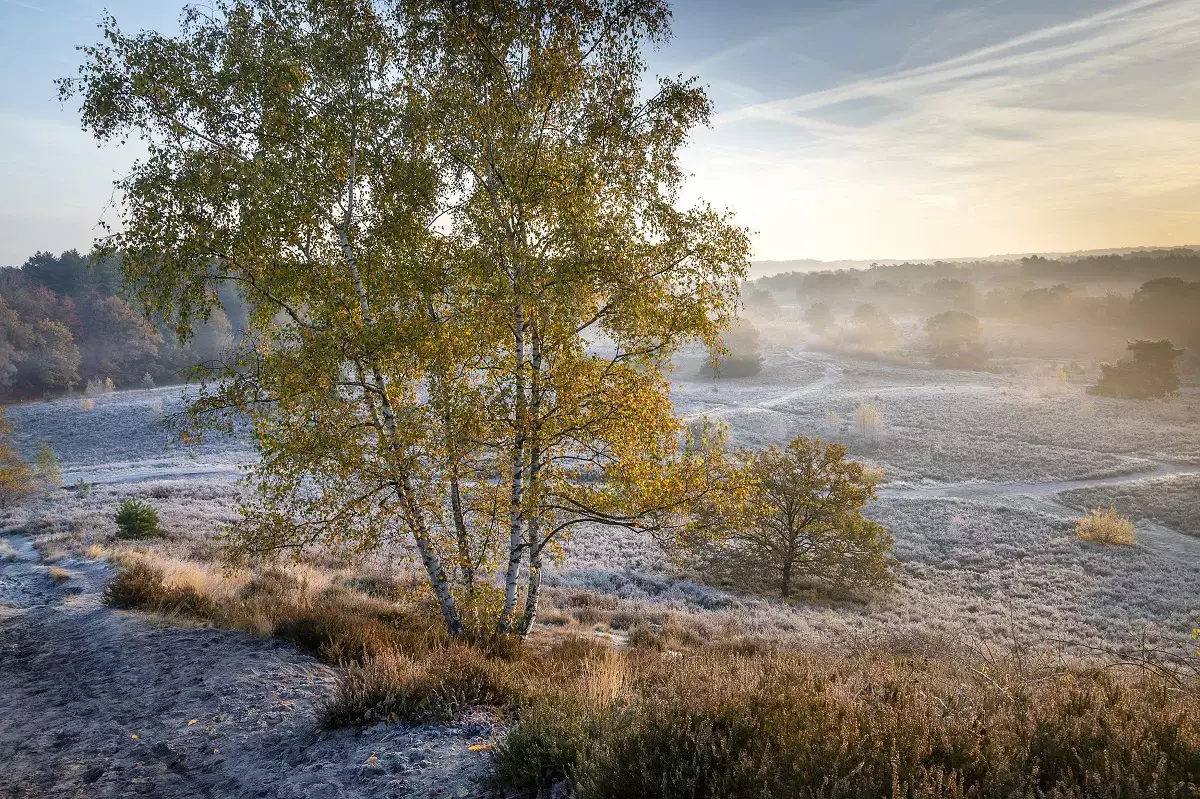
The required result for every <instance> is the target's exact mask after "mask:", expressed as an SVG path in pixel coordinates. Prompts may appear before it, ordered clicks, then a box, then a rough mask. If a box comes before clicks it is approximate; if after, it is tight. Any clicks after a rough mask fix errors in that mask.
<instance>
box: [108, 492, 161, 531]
mask: <svg viewBox="0 0 1200 799" xmlns="http://www.w3.org/2000/svg"><path fill="white" fill-rule="evenodd" d="M116 521H117V537H118V538H153V537H154V536H156V535H158V511H156V510H155V509H154V506H152V505H151V504H150V503H148V502H143V501H142V500H140V499H127V500H125V501H124V502H122V503H121V506H120V507H119V508H117V516H116Z"/></svg>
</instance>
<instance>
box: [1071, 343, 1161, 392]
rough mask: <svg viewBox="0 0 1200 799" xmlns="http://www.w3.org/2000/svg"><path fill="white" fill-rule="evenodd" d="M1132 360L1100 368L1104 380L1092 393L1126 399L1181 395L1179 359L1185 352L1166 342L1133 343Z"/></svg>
mask: <svg viewBox="0 0 1200 799" xmlns="http://www.w3.org/2000/svg"><path fill="white" fill-rule="evenodd" d="M1128 349H1129V352H1130V353H1131V357H1129V358H1121V359H1120V360H1118V361H1117V362H1116V363H1104V364H1101V365H1100V380H1099V381H1098V382H1097V383H1096V385H1094V386H1091V387H1089V388H1088V393H1089V394H1097V395H1100V396H1103V397H1122V398H1125V399H1158V398H1162V397H1170V396H1174V395H1175V394H1178V393H1179V371H1178V367H1177V364H1176V361H1177V359H1178V358H1179V357H1180V356H1181V355H1183V350H1181V349H1176V347H1175V345H1174V344H1172V343H1171V342H1170V341H1168V340H1166V339H1162V340H1159V341H1145V340H1138V341H1131V342H1129V346H1128Z"/></svg>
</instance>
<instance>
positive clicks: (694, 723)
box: [496, 653, 1200, 799]
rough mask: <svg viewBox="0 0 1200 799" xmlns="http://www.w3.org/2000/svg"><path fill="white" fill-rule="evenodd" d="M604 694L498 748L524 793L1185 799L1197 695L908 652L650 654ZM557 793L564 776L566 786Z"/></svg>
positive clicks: (1198, 743)
mask: <svg viewBox="0 0 1200 799" xmlns="http://www.w3.org/2000/svg"><path fill="white" fill-rule="evenodd" d="M639 662H640V671H639V673H638V674H637V676H636V688H635V690H633V691H632V692H631V694H630V695H629V696H627V697H625V699H624V700H623V701H620V702H611V703H608V704H605V705H597V704H594V703H588V702H583V701H580V700H579V699H578V698H577V697H574V696H572V695H570V694H568V693H565V692H564V693H562V694H561V695H560V694H558V693H555V694H554V695H553V696H552V697H549V698H546V699H545V700H543V701H541V702H538V703H536V704H535V705H534V706H533V707H531V708H530V709H528V710H527V711H525V712H524V713H523V714H522V721H521V724H520V725H519V726H518V727H517V728H516V730H514V731H513V732H512V733H510V734H509V735H508V736H507V737H506V738H505V739H504V741H503V742H502V743H501V744H500V745H499V746H498V747H497V750H496V768H497V773H498V775H499V776H500V777H501V778H502V779H503V780H504V781H505V783H506V785H507V787H509V788H510V789H513V790H519V791H523V792H525V793H527V794H528V795H538V794H539V792H540V793H541V794H542V795H545V792H546V791H547V790H548V789H550V787H551V786H552V785H553V784H554V783H557V782H561V781H569V782H570V784H571V786H572V788H573V790H574V792H575V795H576V796H579V797H582V798H583V799H599V798H600V797H614V798H615V797H621V798H622V799H638V798H639V797H647V799H649V797H656V798H658V797H667V798H669V797H689V799H692V798H694V797H713V799H717V798H718V797H721V798H722V799H738V798H739V797H755V799H760V798H761V797H796V796H808V797H819V796H841V797H879V796H922V797H961V796H980V797H1009V796H1097V797H1109V796H1111V797H1131V798H1132V797H1151V796H1157V797H1185V796H1192V795H1194V792H1195V790H1196V789H1197V786H1198V785H1200V702H1198V701H1197V700H1196V697H1195V696H1193V695H1187V694H1179V693H1176V692H1173V691H1171V690H1169V689H1168V688H1167V687H1166V686H1165V685H1162V684H1158V683H1156V682H1153V681H1149V680H1147V681H1141V682H1131V681H1128V680H1126V679H1124V678H1122V677H1119V676H1116V675H1112V674H1109V673H1106V672H1098V673H1094V674H1086V675H1067V674H1060V675H1057V676H1055V675H1043V676H1041V677H1039V678H1038V679H1036V680H1033V679H1030V680H1021V679H1017V678H1016V675H1011V674H1010V675H1005V674H996V675H994V676H991V675H986V674H981V673H979V672H978V671H975V672H972V671H970V670H968V669H963V668H960V667H951V666H948V665H944V664H938V663H931V662H919V661H912V660H908V659H904V658H889V657H878V656H877V657H871V658H864V659H846V658H834V657H824V656H813V655H803V654H781V653H774V654H770V655H757V656H751V657H731V656H729V655H728V654H720V655H718V654H696V655H690V656H683V657H661V656H660V657H657V658H654V657H652V658H646V657H644V656H643V658H642V659H641V660H640V661H639ZM560 790H561V788H560Z"/></svg>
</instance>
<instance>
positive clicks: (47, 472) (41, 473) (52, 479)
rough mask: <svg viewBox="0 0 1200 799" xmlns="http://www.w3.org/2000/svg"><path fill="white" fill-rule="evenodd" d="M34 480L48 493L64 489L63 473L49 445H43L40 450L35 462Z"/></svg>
mask: <svg viewBox="0 0 1200 799" xmlns="http://www.w3.org/2000/svg"><path fill="white" fill-rule="evenodd" d="M33 479H34V480H35V481H36V482H37V483H38V485H39V486H41V488H42V490H43V491H45V492H47V493H49V492H51V491H55V490H57V489H59V488H62V472H61V471H60V469H59V465H58V458H57V456H55V454H54V450H52V449H50V445H49V444H42V445H41V447H39V448H38V453H37V456H36V457H35V458H34V461H33Z"/></svg>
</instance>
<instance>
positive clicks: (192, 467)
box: [6, 386, 252, 485]
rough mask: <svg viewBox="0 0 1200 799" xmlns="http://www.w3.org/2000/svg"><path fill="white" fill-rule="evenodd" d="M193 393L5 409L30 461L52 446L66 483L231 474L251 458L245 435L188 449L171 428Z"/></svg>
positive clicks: (145, 393) (166, 391) (159, 392)
mask: <svg viewBox="0 0 1200 799" xmlns="http://www.w3.org/2000/svg"><path fill="white" fill-rule="evenodd" d="M189 396H194V389H188V388H181V387H179V386H174V387H170V388H157V389H148V390H141V391H121V392H115V393H110V394H100V395H97V396H95V397H64V398H62V399H57V400H54V401H52V402H28V403H23V404H20V405H12V406H9V407H8V408H6V412H7V414H8V417H9V420H10V421H11V422H12V423H13V439H14V443H15V444H16V447H17V449H18V451H20V452H21V454H22V455H23V456H24V457H26V458H28V459H32V458H33V456H34V454H35V453H36V452H37V449H38V447H39V446H40V445H41V444H42V443H45V444H48V445H49V446H50V448H51V449H52V450H53V451H54V454H55V455H56V456H57V457H58V460H59V463H60V466H61V469H62V471H63V478H64V480H65V482H66V483H67V484H68V485H72V484H74V483H75V482H76V481H77V480H79V479H83V480H86V481H89V482H105V481H108V480H112V479H135V480H136V479H145V478H150V479H153V478H154V477H161V476H167V475H187V474H192V473H198V472H199V473H203V472H211V471H217V470H219V471H222V472H225V473H227V474H230V475H233V474H234V473H235V469H236V467H237V465H239V464H242V463H245V462H247V461H248V460H250V459H251V457H252V451H251V449H250V446H249V442H248V441H247V440H246V438H245V437H244V436H223V435H213V436H209V437H207V438H206V440H205V441H204V442H203V443H202V444H200V445H198V446H192V447H184V446H183V445H182V444H181V443H180V442H179V440H178V438H177V437H176V436H175V434H174V433H173V432H172V431H171V429H170V426H169V424H168V422H169V420H170V419H171V418H172V417H173V416H175V415H176V414H179V413H180V412H181V411H183V410H184V408H185V407H186V403H187V399H188V397H189Z"/></svg>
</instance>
